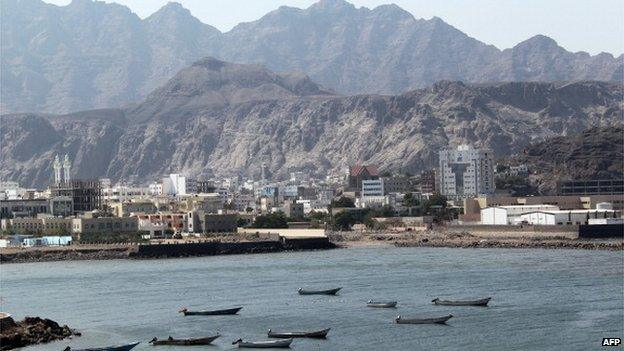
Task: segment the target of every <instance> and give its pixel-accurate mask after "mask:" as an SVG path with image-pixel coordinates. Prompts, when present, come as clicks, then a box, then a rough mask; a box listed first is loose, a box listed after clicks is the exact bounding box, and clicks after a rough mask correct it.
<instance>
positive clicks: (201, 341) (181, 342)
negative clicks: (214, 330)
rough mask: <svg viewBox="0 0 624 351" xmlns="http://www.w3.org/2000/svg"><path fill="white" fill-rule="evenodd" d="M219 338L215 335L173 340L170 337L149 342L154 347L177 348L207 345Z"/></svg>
mask: <svg viewBox="0 0 624 351" xmlns="http://www.w3.org/2000/svg"><path fill="white" fill-rule="evenodd" d="M220 336H221V335H219V334H217V335H214V336H208V337H205V338H189V339H174V338H172V337H169V338H167V339H164V340H158V339H157V338H154V339H152V340H151V341H150V343H151V344H152V345H154V346H158V345H178V346H192V345H209V344H210V343H211V342H213V341H214V340H215V339H216V338H218V337H220Z"/></svg>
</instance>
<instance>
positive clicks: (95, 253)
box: [0, 246, 135, 264]
mask: <svg viewBox="0 0 624 351" xmlns="http://www.w3.org/2000/svg"><path fill="white" fill-rule="evenodd" d="M134 250H135V248H134V246H125V247H115V248H108V247H107V248H105V247H100V248H73V247H71V248H69V247H63V248H41V249H37V248H34V249H24V250H14V251H10V252H3V253H0V262H2V263H3V264H4V263H24V262H50V261H79V260H112V259H124V258H128V257H130V255H131V253H132V252H133V251H134Z"/></svg>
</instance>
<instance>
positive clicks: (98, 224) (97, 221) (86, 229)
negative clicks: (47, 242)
mask: <svg viewBox="0 0 624 351" xmlns="http://www.w3.org/2000/svg"><path fill="white" fill-rule="evenodd" d="M138 230H139V219H138V218H137V217H93V218H84V217H81V218H73V219H72V232H73V233H75V234H97V233H124V232H126V233H131V232H137V231H138Z"/></svg>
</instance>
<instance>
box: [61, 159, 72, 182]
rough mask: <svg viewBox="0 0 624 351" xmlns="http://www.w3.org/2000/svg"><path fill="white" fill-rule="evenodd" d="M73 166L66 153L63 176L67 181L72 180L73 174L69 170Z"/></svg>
mask: <svg viewBox="0 0 624 351" xmlns="http://www.w3.org/2000/svg"><path fill="white" fill-rule="evenodd" d="M70 168H71V163H70V162H69V156H67V154H65V159H64V160H63V178H64V179H65V181H66V182H69V181H70V180H71V176H70V175H69V170H70Z"/></svg>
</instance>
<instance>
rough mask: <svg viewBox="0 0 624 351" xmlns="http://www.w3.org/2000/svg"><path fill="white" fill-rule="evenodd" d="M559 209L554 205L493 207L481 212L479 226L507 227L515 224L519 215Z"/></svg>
mask: <svg viewBox="0 0 624 351" xmlns="http://www.w3.org/2000/svg"><path fill="white" fill-rule="evenodd" d="M558 210H559V207H557V206H554V205H545V204H539V205H513V206H494V207H487V208H484V209H482V210H481V224H488V225H507V224H515V223H516V222H517V219H518V218H519V217H520V215H522V214H524V213H529V212H535V211H558Z"/></svg>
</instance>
